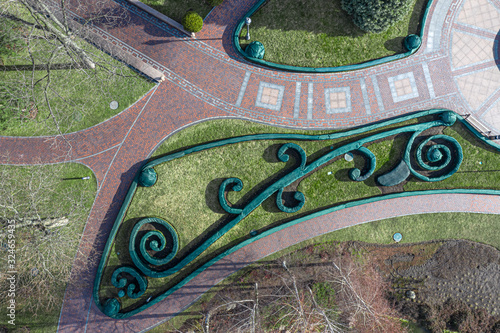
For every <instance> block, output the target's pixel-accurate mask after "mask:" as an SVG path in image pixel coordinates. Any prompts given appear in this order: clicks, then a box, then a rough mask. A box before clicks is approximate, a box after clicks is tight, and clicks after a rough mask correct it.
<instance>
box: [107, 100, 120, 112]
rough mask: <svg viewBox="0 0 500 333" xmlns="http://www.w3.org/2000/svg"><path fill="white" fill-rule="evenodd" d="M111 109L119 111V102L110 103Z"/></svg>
mask: <svg viewBox="0 0 500 333" xmlns="http://www.w3.org/2000/svg"><path fill="white" fill-rule="evenodd" d="M109 107H110V108H111V110H116V109H118V102H117V101H113V102H111V103H109Z"/></svg>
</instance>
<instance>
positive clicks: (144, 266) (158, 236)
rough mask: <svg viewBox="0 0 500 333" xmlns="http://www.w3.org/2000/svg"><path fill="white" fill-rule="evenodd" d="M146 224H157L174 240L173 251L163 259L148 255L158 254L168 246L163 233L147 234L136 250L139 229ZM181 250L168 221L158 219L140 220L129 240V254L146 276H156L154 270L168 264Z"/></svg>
mask: <svg viewBox="0 0 500 333" xmlns="http://www.w3.org/2000/svg"><path fill="white" fill-rule="evenodd" d="M145 224H157V225H160V226H161V227H162V229H164V230H165V232H167V233H168V234H169V235H170V236H171V238H172V249H171V251H170V252H169V253H168V254H167V255H166V256H165V257H163V258H158V257H155V256H153V255H151V254H149V253H148V250H150V251H153V252H155V253H158V252H160V251H163V250H164V249H165V248H166V246H167V239H166V237H165V235H164V233H163V232H161V231H159V230H152V231H148V232H145V233H144V234H143V235H142V236H141V238H140V241H139V249H138V251H137V249H136V242H137V237H138V234H139V229H140V228H141V227H142V226H143V225H145ZM178 250H179V236H178V235H177V232H176V231H175V229H174V228H173V227H172V226H171V225H170V224H169V223H167V222H166V221H164V220H162V219H159V218H157V217H148V218H144V219H142V220H140V221H139V222H137V224H136V225H135V226H134V228H133V229H132V232H131V233H130V240H129V252H130V257H131V258H132V261H133V262H134V264H135V266H136V267H137V268H138V269H139V270H140V271H141V272H142V273H144V274H145V275H147V276H154V274H155V270H153V269H152V268H155V267H158V266H162V265H166V264H168V263H169V262H170V261H171V260H172V259H173V258H174V257H175V255H176V254H177V251H178Z"/></svg>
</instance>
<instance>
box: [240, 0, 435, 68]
mask: <svg viewBox="0 0 500 333" xmlns="http://www.w3.org/2000/svg"><path fill="white" fill-rule="evenodd" d="M266 1H269V0H260V1H259V2H257V3H256V4H255V5H254V6H253V7H252V8H250V10H249V11H248V12H247V13H246V14H245V15H244V16H243V17H242V18H241V19H240V21H239V23H238V24H237V25H236V28H235V29H234V32H233V48H234V49H235V50H236V52H238V53H239V54H240V55H241V56H243V57H244V58H245V59H247V60H249V61H251V62H254V63H257V64H259V65H262V66H266V67H269V68H274V69H280V70H284V71H290V72H305V73H335V72H344V71H354V70H358V69H363V68H367V67H372V66H376V65H381V64H385V63H386V62H390V61H394V60H398V59H402V58H406V57H408V56H410V55H412V54H413V53H415V52H417V50H419V49H420V46H421V45H422V44H420V46H419V47H418V48H416V49H413V50H410V51H407V52H405V53H398V54H394V55H392V56H387V57H383V58H378V59H374V60H369V61H366V62H363V63H360V64H354V65H344V66H338V67H299V66H290V65H281V64H275V63H274V62H269V61H265V60H261V59H256V58H251V57H249V56H248V55H247V54H246V53H245V51H243V49H242V48H241V46H240V40H239V35H240V32H241V29H243V25H244V24H245V18H247V17H251V16H252V15H253V14H254V13H255V12H256V11H257V10H258V9H259V8H260V7H261V6H262V5H263V4H264V3H265V2H266ZM428 1H429V2H428V3H427V6H426V8H425V12H424V17H423V18H422V26H421V27H420V35H419V37H420V38H421V40H423V35H424V29H425V23H426V22H427V16H428V14H429V10H430V8H431V5H432V3H433V0H428Z"/></svg>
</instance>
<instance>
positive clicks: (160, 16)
mask: <svg viewBox="0 0 500 333" xmlns="http://www.w3.org/2000/svg"><path fill="white" fill-rule="evenodd" d="M126 1H128V2H130V3H131V4H133V5H134V6H136V7H139V8H140V9H142V10H143V11H145V12H147V13H148V14H151V15H153V16H154V17H156V18H157V19H159V20H162V21H163V22H165V23H167V24H170V25H171V26H173V27H174V28H176V29H177V30H179V31H181V32H183V33H185V34H186V35H188V36H189V37H191V36H192V34H191V33H190V32H188V31H186V30H184V27H183V26H182V24H180V23H178V22H176V21H174V20H172V19H171V18H170V17H168V16H166V15H163V14H162V13H160V12H159V11H157V10H156V9H153V8H151V7H149V6H147V5H145V4H143V3H142V2H140V1H139V0H126Z"/></svg>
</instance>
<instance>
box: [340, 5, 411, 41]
mask: <svg viewBox="0 0 500 333" xmlns="http://www.w3.org/2000/svg"><path fill="white" fill-rule="evenodd" d="M412 4H413V0H342V9H343V10H345V11H346V12H347V13H348V14H349V15H351V16H352V20H353V22H354V24H356V25H357V26H358V27H359V28H360V29H362V30H365V31H368V32H374V33H380V32H384V31H386V30H387V29H389V27H391V26H392V25H394V24H395V23H396V22H398V21H400V20H401V19H403V18H404V17H405V16H406V15H407V14H408V12H409V11H410V9H411V8H412Z"/></svg>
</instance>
